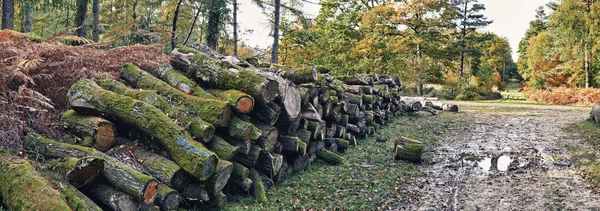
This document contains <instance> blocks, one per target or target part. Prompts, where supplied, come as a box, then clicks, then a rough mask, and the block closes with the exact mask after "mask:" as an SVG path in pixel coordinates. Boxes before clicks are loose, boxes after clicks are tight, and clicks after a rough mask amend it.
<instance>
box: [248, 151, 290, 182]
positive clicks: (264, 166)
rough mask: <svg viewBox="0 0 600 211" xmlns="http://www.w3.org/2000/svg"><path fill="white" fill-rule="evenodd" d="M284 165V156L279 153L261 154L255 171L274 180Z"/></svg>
mask: <svg viewBox="0 0 600 211" xmlns="http://www.w3.org/2000/svg"><path fill="white" fill-rule="evenodd" d="M281 165H283V156H282V155H280V154H277V153H271V152H261V153H260V156H259V158H258V161H257V162H256V165H255V166H254V169H256V170H258V171H260V172H262V173H263V174H265V175H267V176H268V177H269V178H274V177H275V175H277V174H278V173H279V169H281Z"/></svg>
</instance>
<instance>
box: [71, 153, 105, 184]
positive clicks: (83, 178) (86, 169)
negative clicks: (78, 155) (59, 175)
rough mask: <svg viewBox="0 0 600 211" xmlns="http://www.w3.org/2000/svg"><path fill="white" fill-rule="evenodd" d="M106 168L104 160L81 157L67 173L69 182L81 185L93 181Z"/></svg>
mask: <svg viewBox="0 0 600 211" xmlns="http://www.w3.org/2000/svg"><path fill="white" fill-rule="evenodd" d="M103 168H104V160H101V159H98V158H84V159H81V160H80V161H79V162H78V163H77V164H76V165H75V168H73V170H71V172H69V174H68V175H67V177H68V179H69V182H70V183H71V184H73V186H75V187H81V186H83V185H85V184H87V183H88V182H90V181H92V180H93V179H94V178H95V177H96V176H97V175H99V174H100V171H102V169H103Z"/></svg>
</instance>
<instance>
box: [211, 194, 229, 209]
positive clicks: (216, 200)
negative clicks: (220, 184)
mask: <svg viewBox="0 0 600 211" xmlns="http://www.w3.org/2000/svg"><path fill="white" fill-rule="evenodd" d="M208 203H209V204H210V205H212V206H215V207H222V206H225V204H227V195H225V194H224V193H223V192H219V193H217V194H215V196H214V197H211V198H210V200H209V201H208Z"/></svg>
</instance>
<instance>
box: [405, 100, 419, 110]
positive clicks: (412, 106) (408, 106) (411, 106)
mask: <svg viewBox="0 0 600 211" xmlns="http://www.w3.org/2000/svg"><path fill="white" fill-rule="evenodd" d="M404 103H405V105H404V109H405V111H407V112H418V111H421V109H422V108H423V104H421V102H419V101H405V102H404Z"/></svg>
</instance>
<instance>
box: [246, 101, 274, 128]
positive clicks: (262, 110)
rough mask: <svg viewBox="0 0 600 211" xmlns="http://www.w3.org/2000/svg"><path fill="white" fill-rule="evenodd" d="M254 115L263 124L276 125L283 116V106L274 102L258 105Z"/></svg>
mask: <svg viewBox="0 0 600 211" xmlns="http://www.w3.org/2000/svg"><path fill="white" fill-rule="evenodd" d="M252 114H253V115H254V117H256V118H258V119H260V120H262V121H263V122H265V123H267V124H269V125H274V124H275V122H277V119H279V115H280V114H281V106H279V105H277V103H274V102H270V103H257V104H256V105H255V107H254V111H253V112H252Z"/></svg>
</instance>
